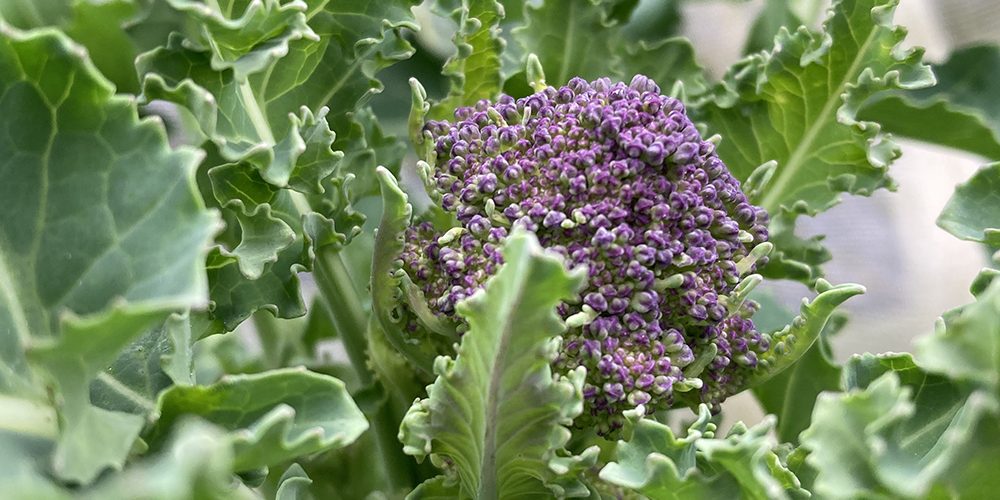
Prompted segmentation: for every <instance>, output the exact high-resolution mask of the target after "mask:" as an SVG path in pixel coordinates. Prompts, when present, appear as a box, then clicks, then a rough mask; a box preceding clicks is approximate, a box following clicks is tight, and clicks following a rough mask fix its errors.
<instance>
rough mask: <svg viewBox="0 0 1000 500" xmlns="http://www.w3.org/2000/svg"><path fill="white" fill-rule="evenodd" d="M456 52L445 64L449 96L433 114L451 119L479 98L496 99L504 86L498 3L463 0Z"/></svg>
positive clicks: (457, 13)
mask: <svg viewBox="0 0 1000 500" xmlns="http://www.w3.org/2000/svg"><path fill="white" fill-rule="evenodd" d="M453 16H454V17H455V18H456V21H457V22H458V32H456V33H455V47H456V49H457V53H456V54H455V55H454V56H452V57H451V58H450V59H448V62H446V63H445V65H444V68H443V69H442V73H443V74H444V75H446V76H448V78H449V79H450V80H451V88H450V89H449V91H448V96H447V97H446V98H445V99H444V100H442V101H441V102H439V103H437V104H436V105H435V106H434V108H433V110H432V112H431V115H432V116H433V117H434V118H435V119H445V120H450V119H452V118H453V113H454V110H455V109H456V108H458V107H461V106H471V105H473V104H475V103H476V101H478V100H480V99H491V100H492V99H495V98H496V97H497V95H498V94H499V93H500V88H501V85H502V83H503V79H502V75H501V71H500V66H501V61H500V56H501V54H502V53H503V48H504V45H505V44H504V41H503V39H502V38H500V22H501V21H502V20H503V17H504V7H503V5H501V4H500V2H498V1H497V0H463V1H462V5H461V6H460V7H459V8H458V9H457V10H456V11H455V12H454V13H453Z"/></svg>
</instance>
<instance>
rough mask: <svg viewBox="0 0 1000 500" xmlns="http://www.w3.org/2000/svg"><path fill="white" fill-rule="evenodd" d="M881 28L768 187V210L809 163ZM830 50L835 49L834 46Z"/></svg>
mask: <svg viewBox="0 0 1000 500" xmlns="http://www.w3.org/2000/svg"><path fill="white" fill-rule="evenodd" d="M878 30H879V27H878V26H873V27H872V30H871V31H870V32H869V33H868V37H867V38H866V39H865V42H864V43H863V44H861V47H860V48H859V49H858V53H857V57H855V58H854V60H853V61H852V62H851V66H850V67H849V68H848V69H847V71H846V72H845V73H844V77H843V78H842V79H841V81H840V83H839V84H838V85H837V88H836V90H834V91H833V92H831V93H830V95H829V96H828V98H827V100H826V103H825V104H824V105H823V109H822V110H820V113H819V115H818V116H817V117H816V120H814V121H813V124H812V125H811V126H810V127H809V129H808V130H806V133H805V135H803V136H802V141H800V142H799V145H798V147H796V148H795V151H793V152H792V156H790V157H789V159H788V163H787V164H786V165H785V168H784V169H781V170H780V171H779V172H778V177H777V179H775V180H774V184H773V186H772V187H771V188H770V189H768V190H767V194H766V195H765V196H764V197H763V198H762V199H761V201H760V205H761V206H762V207H763V208H764V209H765V210H767V211H768V213H775V211H776V210H777V209H778V206H777V205H776V204H777V203H779V201H780V198H781V195H782V194H784V193H783V191H784V190H785V188H786V187H787V185H788V183H789V182H791V181H792V179H794V178H795V177H796V174H798V171H799V170H800V169H801V168H802V166H803V165H805V159H806V156H807V154H808V152H809V150H810V149H811V148H812V144H813V142H815V141H816V139H817V138H818V137H819V133H820V131H822V130H823V128H825V125H826V121H827V120H828V119H829V118H830V114H831V113H833V112H834V111H836V109H837V108H838V107H839V106H838V104H842V102H843V99H842V97H841V94H843V93H844V90H845V89H846V87H847V84H848V83H849V82H850V81H852V80H853V79H854V76H853V75H854V74H855V73H857V72H858V71H859V69H860V66H861V63H862V61H863V60H864V56H865V54H867V52H868V47H869V46H870V45H871V43H872V42H873V41H874V40H875V37H876V34H877V33H878ZM827 50H832V47H831V48H830V49H827ZM827 59H828V60H829V59H831V55H830V54H829V52H828V53H827ZM831 69H832V68H831Z"/></svg>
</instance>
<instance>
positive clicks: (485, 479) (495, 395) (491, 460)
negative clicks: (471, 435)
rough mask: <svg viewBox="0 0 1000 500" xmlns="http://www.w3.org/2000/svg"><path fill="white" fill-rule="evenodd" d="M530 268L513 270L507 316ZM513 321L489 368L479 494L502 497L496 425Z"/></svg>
mask: <svg viewBox="0 0 1000 500" xmlns="http://www.w3.org/2000/svg"><path fill="white" fill-rule="evenodd" d="M520 258H521V262H519V264H520V265H519V266H518V267H522V266H525V265H530V264H529V263H530V258H531V256H530V254H528V253H524V254H522V255H521V256H520ZM528 274H530V273H528V272H520V273H516V274H514V277H515V278H516V280H514V282H513V283H512V284H511V286H512V287H513V288H514V290H516V295H515V296H514V298H513V299H512V300H510V301H509V302H508V306H507V308H506V309H507V312H508V314H506V315H504V317H506V318H512V317H513V316H512V315H511V314H509V313H510V312H511V311H516V310H517V309H518V307H519V305H520V304H521V302H522V301H523V299H524V290H525V286H524V285H525V283H524V281H525V276H527V275H528ZM512 323H513V322H512V321H505V322H504V323H503V326H502V328H501V331H500V339H499V342H498V343H497V352H496V354H495V355H494V357H493V369H492V370H490V381H489V387H488V392H487V398H486V415H485V419H484V420H483V422H484V423H485V424H486V433H485V435H484V436H483V456H482V460H481V462H480V468H479V492H478V496H477V498H481V499H487V500H491V499H495V498H499V491H498V489H497V477H496V429H497V428H498V427H499V422H498V421H497V413H498V409H499V406H500V397H499V396H500V394H499V393H500V385H501V380H502V378H503V373H504V370H503V368H504V367H505V362H506V359H507V351H508V347H509V344H510V341H511V338H512V337H513V330H512V329H511V325H512Z"/></svg>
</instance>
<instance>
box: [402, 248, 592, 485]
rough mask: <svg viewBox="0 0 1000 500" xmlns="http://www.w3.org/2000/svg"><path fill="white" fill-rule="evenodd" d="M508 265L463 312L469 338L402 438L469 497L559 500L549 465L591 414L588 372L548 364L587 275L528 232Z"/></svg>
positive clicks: (446, 362)
mask: <svg viewBox="0 0 1000 500" xmlns="http://www.w3.org/2000/svg"><path fill="white" fill-rule="evenodd" d="M504 262H505V264H504V265H503V267H501V269H500V271H498V273H497V274H496V276H494V277H493V278H491V279H490V280H489V281H488V282H487V284H486V286H485V289H484V290H482V291H480V292H478V293H476V294H475V295H473V296H472V297H470V298H469V299H468V300H466V301H463V302H461V303H459V305H458V308H457V309H458V313H459V314H460V315H462V317H463V318H465V319H466V320H467V321H468V323H469V331H468V332H466V333H465V335H463V337H462V341H461V344H460V346H459V348H458V352H457V355H456V357H455V358H450V357H446V356H441V357H439V358H437V360H436V361H435V363H434V372H435V373H436V374H437V376H438V377H437V380H435V382H434V384H433V385H431V386H428V388H427V394H428V397H427V398H425V399H422V400H418V401H416V402H415V403H414V404H413V406H412V407H410V410H409V411H408V412H407V414H406V417H405V418H404V419H403V424H402V426H401V428H400V433H399V435H400V440H401V441H402V442H403V446H404V448H403V449H404V451H405V452H406V453H408V454H411V455H414V456H416V457H418V458H421V459H422V458H424V457H426V456H428V455H430V456H431V460H432V462H433V463H434V464H436V465H438V466H439V467H443V468H445V469H447V470H449V471H450V472H451V473H452V474H455V475H457V477H458V481H459V484H460V490H461V495H460V496H461V497H463V498H466V497H468V498H484V499H487V498H518V497H524V496H531V495H536V496H544V495H546V494H551V493H549V492H548V490H547V489H546V488H545V486H544V483H545V482H546V481H547V479H548V477H549V476H550V475H552V472H550V471H549V469H548V462H549V461H550V460H551V459H552V458H554V457H555V456H556V453H557V452H558V451H559V450H560V449H561V448H562V447H563V446H564V445H565V444H566V442H567V441H568V440H569V438H570V431H569V429H567V428H566V426H567V425H569V424H570V423H571V422H572V419H573V418H574V417H575V416H576V415H578V414H579V413H580V412H581V411H583V395H582V393H581V390H582V384H583V376H584V372H583V371H582V370H577V371H574V372H571V373H570V374H568V375H567V376H565V377H564V376H560V375H555V374H553V373H552V371H551V367H550V366H549V363H551V361H552V359H553V358H554V357H555V356H556V353H557V352H558V349H559V344H560V339H559V337H558V335H559V333H561V332H562V331H563V328H564V325H563V324H562V322H561V321H560V320H559V317H558V316H557V315H556V313H555V306H556V305H557V304H558V303H559V302H560V301H563V300H568V299H571V298H573V297H574V296H575V294H576V293H577V291H578V290H579V289H580V287H581V286H582V284H583V279H584V273H585V272H584V271H583V270H576V271H573V272H567V271H566V269H565V267H564V264H563V262H562V261H561V260H560V259H559V258H557V257H554V256H552V255H547V254H545V253H544V252H543V251H542V249H541V247H539V245H538V242H537V241H536V240H535V239H534V236H533V235H531V234H530V233H524V232H521V233H516V234H513V235H511V236H510V238H508V239H507V243H506V244H505V246H504Z"/></svg>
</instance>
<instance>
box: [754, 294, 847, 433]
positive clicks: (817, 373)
mask: <svg viewBox="0 0 1000 500" xmlns="http://www.w3.org/2000/svg"><path fill="white" fill-rule="evenodd" d="M772 305H773V306H775V307H777V304H772ZM839 318H840V319H841V320H842V319H843V317H842V316H841V317H839ZM755 319H756V317H755ZM837 319H838V316H832V317H831V318H830V320H829V322H828V323H827V325H826V327H825V328H824V329H823V330H822V331H821V333H820V336H819V338H818V339H816V343H815V344H813V346H812V347H810V348H809V350H808V351H806V353H805V354H803V355H802V357H801V358H799V360H798V361H796V362H795V364H794V365H792V366H791V367H789V368H788V369H786V370H785V371H783V372H781V373H779V374H778V375H776V376H774V377H773V378H772V379H771V380H768V381H767V382H764V383H763V384H761V385H758V386H757V387H754V388H753V393H754V396H755V397H756V398H757V401H758V402H760V405H761V406H762V407H763V409H764V411H765V412H767V413H769V414H773V415H775V416H777V417H778V423H777V425H776V427H775V432H776V433H777V436H778V440H779V441H781V442H783V443H796V442H797V441H798V436H799V433H800V432H802V431H803V430H805V429H806V427H809V420H810V418H811V416H812V410H813V402H814V401H815V400H816V396H817V395H819V394H820V393H821V392H823V391H836V390H838V389H839V388H840V378H841V367H840V365H839V364H837V363H836V362H834V361H833V359H832V354H831V352H830V349H831V348H830V341H829V337H830V336H831V335H834V334H835V333H836V332H837V330H839V329H840V328H841V327H842V326H843V324H844V322H843V321H837Z"/></svg>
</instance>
